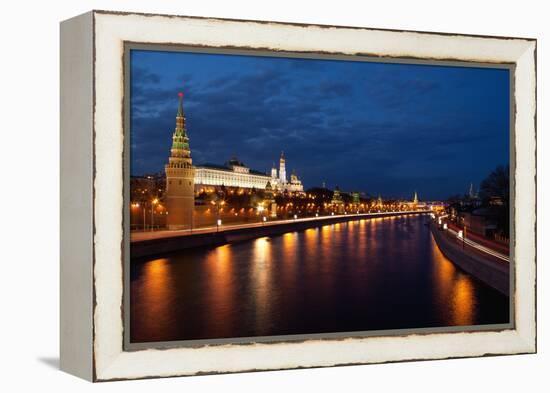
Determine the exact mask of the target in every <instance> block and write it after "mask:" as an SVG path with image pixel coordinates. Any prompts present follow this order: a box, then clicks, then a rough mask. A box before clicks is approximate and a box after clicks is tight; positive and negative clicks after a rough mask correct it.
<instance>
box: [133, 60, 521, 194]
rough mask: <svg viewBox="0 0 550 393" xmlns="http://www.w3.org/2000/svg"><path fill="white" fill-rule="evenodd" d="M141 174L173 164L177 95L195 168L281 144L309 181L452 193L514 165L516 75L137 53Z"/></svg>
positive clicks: (136, 167) (265, 159)
mask: <svg viewBox="0 0 550 393" xmlns="http://www.w3.org/2000/svg"><path fill="white" fill-rule="evenodd" d="M130 67H131V69H130V72H131V82H130V84H131V86H130V88H131V94H130V100H131V172H132V174H144V173H151V172H161V171H163V170H164V164H165V163H166V161H167V159H168V155H169V150H170V144H171V136H172V133H173V131H174V126H175V115H176V110H177V99H178V97H177V93H178V91H184V93H185V98H184V109H185V113H186V117H187V131H188V134H189V137H190V145H191V154H192V157H193V162H194V163H195V164H201V163H218V164H222V163H223V162H225V161H226V160H228V159H229V158H231V157H232V156H237V157H238V158H239V159H240V160H241V161H243V162H244V163H245V164H247V165H248V166H250V167H251V168H254V169H257V170H261V171H269V170H270V168H271V165H272V163H273V162H274V161H275V162H276V163H277V164H278V158H279V155H280V153H281V150H284V152H285V156H286V158H287V173H290V172H291V170H293V169H295V170H296V173H297V174H298V176H299V177H300V178H301V179H302V181H303V183H304V186H305V187H306V188H309V187H314V186H319V185H321V182H323V181H325V182H326V185H327V187H329V188H333V187H334V186H335V185H338V186H339V187H340V189H342V190H345V191H350V190H361V191H365V192H368V193H371V194H373V195H378V194H379V193H380V194H382V195H383V196H394V197H408V198H410V197H411V196H412V193H413V192H414V190H417V191H418V193H419V197H420V199H424V200H426V199H442V198H447V197H448V196H449V195H452V194H456V193H464V192H466V191H467V189H468V187H469V184H470V182H473V183H474V185H475V186H476V187H477V186H478V185H479V183H480V181H481V180H482V179H483V178H484V177H485V176H486V175H487V174H488V173H489V172H490V171H491V170H493V169H494V168H495V167H496V166H497V165H505V164H508V162H509V139H508V134H509V99H510V96H509V72H508V70H503V69H488V68H465V67H448V66H427V65H408V64H388V63H367V62H351V61H330V60H305V59H289V58H274V57H259V56H237V55H213V54H198V53H182V52H162V51H149V50H147V51H142V50H132V51H131V61H130Z"/></svg>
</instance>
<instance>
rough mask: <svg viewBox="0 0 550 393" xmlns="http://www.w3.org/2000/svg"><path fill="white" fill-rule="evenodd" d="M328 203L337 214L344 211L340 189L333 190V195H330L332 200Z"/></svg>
mask: <svg viewBox="0 0 550 393" xmlns="http://www.w3.org/2000/svg"><path fill="white" fill-rule="evenodd" d="M330 203H331V204H332V206H333V207H334V209H335V210H336V211H337V212H338V213H341V212H343V211H344V200H343V199H342V195H341V194H340V188H338V186H336V187H335V188H334V193H333V195H332V200H331V201H330Z"/></svg>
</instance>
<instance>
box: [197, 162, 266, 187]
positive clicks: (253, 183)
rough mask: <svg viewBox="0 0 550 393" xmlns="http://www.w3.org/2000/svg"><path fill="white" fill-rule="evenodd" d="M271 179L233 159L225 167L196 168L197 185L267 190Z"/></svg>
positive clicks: (208, 165) (204, 166)
mask: <svg viewBox="0 0 550 393" xmlns="http://www.w3.org/2000/svg"><path fill="white" fill-rule="evenodd" d="M270 180H271V177H270V176H268V175H266V174H265V173H262V172H259V171H255V170H253V169H250V168H248V167H246V166H245V165H244V164H243V163H242V162H239V161H237V160H236V159H232V160H230V161H228V162H227V163H226V164H225V165H219V166H218V165H211V164H205V165H200V166H197V167H195V185H196V186H197V188H198V187H200V186H222V185H223V186H225V187H238V188H255V189H258V190H263V189H265V187H266V185H267V183H268V182H269V181H270Z"/></svg>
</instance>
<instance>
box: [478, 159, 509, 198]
mask: <svg viewBox="0 0 550 393" xmlns="http://www.w3.org/2000/svg"><path fill="white" fill-rule="evenodd" d="M480 194H481V198H482V199H484V200H487V199H489V198H491V197H499V198H502V202H503V203H504V204H505V206H508V203H509V200H510V167H509V166H508V165H506V166H502V165H500V166H498V167H497V168H496V169H495V170H494V171H492V172H491V173H490V174H489V176H487V177H486V178H485V179H484V180H483V181H482V182H481V185H480Z"/></svg>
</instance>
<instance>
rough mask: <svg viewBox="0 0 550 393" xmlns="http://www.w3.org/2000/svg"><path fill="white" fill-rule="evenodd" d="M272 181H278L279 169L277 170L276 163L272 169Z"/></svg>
mask: <svg viewBox="0 0 550 393" xmlns="http://www.w3.org/2000/svg"><path fill="white" fill-rule="evenodd" d="M271 179H273V180H277V168H275V162H274V163H273V166H272V167H271Z"/></svg>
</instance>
